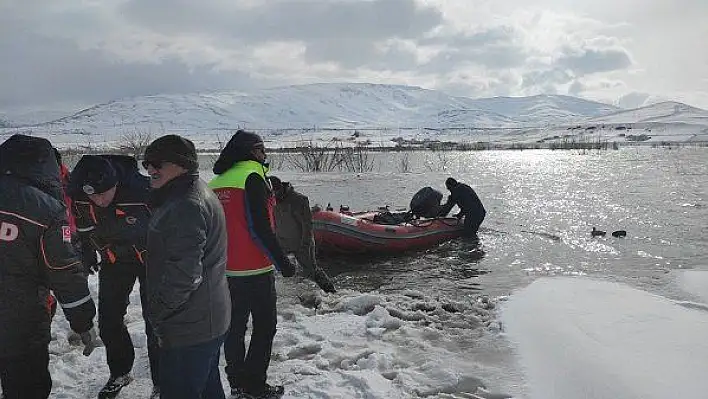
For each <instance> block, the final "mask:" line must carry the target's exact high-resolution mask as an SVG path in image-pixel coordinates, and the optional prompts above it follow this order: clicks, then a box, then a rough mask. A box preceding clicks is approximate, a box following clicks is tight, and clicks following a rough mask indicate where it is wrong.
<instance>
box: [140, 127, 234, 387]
mask: <svg viewBox="0 0 708 399" xmlns="http://www.w3.org/2000/svg"><path fill="white" fill-rule="evenodd" d="M143 166H144V167H145V169H147V171H148V173H149V174H150V177H151V182H150V183H151V186H152V188H153V192H152V194H151V202H150V204H151V206H152V209H153V211H154V213H153V216H152V219H151V220H150V225H149V229H148V236H147V248H148V251H147V253H148V259H147V291H148V320H149V321H150V324H151V325H152V326H153V328H154V330H155V334H156V335H157V337H158V339H159V343H160V389H161V392H162V397H163V398H168V399H201V398H204V399H222V398H224V397H225V395H224V389H223V387H222V385H221V377H220V374H219V355H220V351H221V345H222V343H223V342H224V337H225V335H226V332H227V330H228V328H229V324H230V322H231V300H230V298H229V289H228V286H227V284H226V275H225V267H226V220H225V218H224V211H223V209H222V208H221V203H219V200H218V199H217V198H216V196H215V195H214V193H213V192H212V191H211V190H210V189H209V188H208V187H207V185H206V184H205V183H204V182H203V181H202V180H200V179H199V173H198V167H199V163H198V162H197V154H196V151H195V148H194V144H193V143H192V142H191V141H189V140H187V139H185V138H183V137H180V136H176V135H167V136H163V137H160V138H158V139H156V140H155V141H153V142H152V143H151V144H150V145H149V146H148V147H147V149H146V150H145V161H143Z"/></svg>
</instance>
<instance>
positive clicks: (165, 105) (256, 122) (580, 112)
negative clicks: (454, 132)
mask: <svg viewBox="0 0 708 399" xmlns="http://www.w3.org/2000/svg"><path fill="white" fill-rule="evenodd" d="M617 110H619V108H616V107H613V106H610V105H606V104H602V103H597V102H592V101H587V100H582V99H579V98H574V97H567V96H548V95H543V96H533V97H517V98H511V97H497V98H489V99H471V98H466V97H455V96H450V95H448V94H445V93H443V92H440V91H435V90H427V89H422V88H419V87H412V86H399V85H380V84H368V83H332V84H330V83H325V84H311V85H300V86H287V87H278V88H273V89H266V90H261V91H257V92H254V93H250V94H247V93H240V92H215V93H200V94H185V95H156V96H144V97H135V98H128V99H122V100H116V101H111V102H109V103H106V104H99V105H96V106H94V107H91V108H88V109H85V110H83V111H80V112H78V113H76V114H73V115H69V116H66V117H63V118H60V119H57V120H55V121H53V122H51V123H43V124H40V126H45V127H48V128H51V129H64V128H65V129H71V130H86V131H96V130H105V129H113V128H116V127H118V128H122V129H126V128H131V127H133V126H161V127H162V128H164V129H172V128H181V129H190V128H191V129H199V130H204V129H229V128H236V127H239V126H240V127H248V128H251V129H262V128H263V129H266V128H267V129H284V128H295V129H299V128H311V127H314V126H316V127H324V128H355V127H388V128H397V127H422V126H425V127H452V126H474V127H511V126H520V125H524V126H542V125H547V124H557V123H564V122H568V121H578V120H582V119H586V118H588V117H596V116H600V115H603V114H606V113H608V112H612V111H617Z"/></svg>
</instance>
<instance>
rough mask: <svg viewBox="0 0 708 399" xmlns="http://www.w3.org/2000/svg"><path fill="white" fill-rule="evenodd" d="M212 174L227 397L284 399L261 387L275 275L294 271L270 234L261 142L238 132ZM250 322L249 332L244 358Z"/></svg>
mask: <svg viewBox="0 0 708 399" xmlns="http://www.w3.org/2000/svg"><path fill="white" fill-rule="evenodd" d="M213 171H214V174H215V175H216V177H215V178H214V179H213V180H212V181H211V182H210V183H209V186H210V187H211V188H212V189H213V190H214V191H215V192H216V194H217V196H218V197H219V199H220V200H221V204H222V205H223V206H224V212H225V213H226V220H227V221H228V223H227V228H228V236H229V245H228V263H227V267H226V274H227V276H228V277H229V278H228V281H229V290H230V291H231V305H232V309H233V310H232V315H231V328H230V329H229V334H228V336H227V338H226V341H225V343H224V356H225V357H226V374H227V376H228V379H229V385H230V386H231V394H232V395H233V396H236V397H249V398H250V397H257V398H262V399H266V398H277V397H280V396H282V395H283V392H284V388H283V386H279V385H278V386H271V385H269V384H268V383H267V382H266V381H267V371H268V366H269V364H270V355H271V351H272V347H273V338H274V337H275V332H276V324H277V308H276V302H277V297H276V292H275V276H274V270H278V271H280V273H281V274H282V275H283V276H285V277H291V276H293V275H294V274H295V267H294V266H293V265H292V264H291V263H290V260H288V258H287V256H286V255H285V253H284V252H283V250H282V249H281V248H280V245H279V244H278V239H277V238H276V236H275V234H274V232H273V229H274V226H273V223H274V219H273V207H274V205H275V198H274V196H273V192H272V189H271V187H270V183H269V182H268V180H267V177H266V173H267V172H268V167H267V164H266V153H265V146H264V145H263V140H262V139H261V138H260V136H258V135H257V134H255V133H251V132H246V131H243V130H239V131H237V132H236V133H235V134H234V135H233V137H231V139H230V140H229V142H228V143H227V144H226V147H224V149H223V151H221V154H219V158H218V159H217V161H216V162H215V163H214V168H213ZM249 316H251V317H252V320H253V332H252V333H251V341H250V344H249V347H248V352H246V347H245V336H246V327H247V324H248V319H249ZM249 395H250V396H249Z"/></svg>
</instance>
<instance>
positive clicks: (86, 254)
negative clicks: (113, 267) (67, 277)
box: [81, 248, 101, 274]
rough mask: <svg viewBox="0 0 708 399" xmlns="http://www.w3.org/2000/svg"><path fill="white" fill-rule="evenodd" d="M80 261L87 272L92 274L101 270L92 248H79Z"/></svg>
mask: <svg viewBox="0 0 708 399" xmlns="http://www.w3.org/2000/svg"><path fill="white" fill-rule="evenodd" d="M81 263H83V265H84V270H85V271H86V273H88V274H94V273H97V272H98V271H99V270H101V264H100V263H99V262H98V257H97V256H96V251H95V250H94V249H93V248H83V249H82V250H81Z"/></svg>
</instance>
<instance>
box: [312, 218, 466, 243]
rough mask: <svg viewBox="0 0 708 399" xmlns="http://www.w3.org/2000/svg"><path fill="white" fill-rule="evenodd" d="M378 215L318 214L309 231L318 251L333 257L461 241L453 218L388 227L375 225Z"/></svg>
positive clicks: (413, 221)
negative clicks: (341, 254)
mask: <svg viewBox="0 0 708 399" xmlns="http://www.w3.org/2000/svg"><path fill="white" fill-rule="evenodd" d="M376 214H377V212H361V213H349V212H345V213H340V212H333V211H317V212H314V213H313V215H312V229H313V231H314V235H315V241H316V243H317V249H318V250H321V251H323V252H335V253H351V254H355V253H356V254H359V253H362V254H363V253H370V254H376V253H395V252H402V251H408V250H413V249H424V248H430V247H432V246H434V245H437V244H440V243H442V242H444V241H447V240H450V239H453V238H457V237H460V236H461V235H462V230H463V223H462V222H461V221H458V220H457V219H456V218H436V219H416V220H411V221H409V222H405V223H400V224H395V225H390V224H378V223H374V216H375V215H376Z"/></svg>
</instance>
